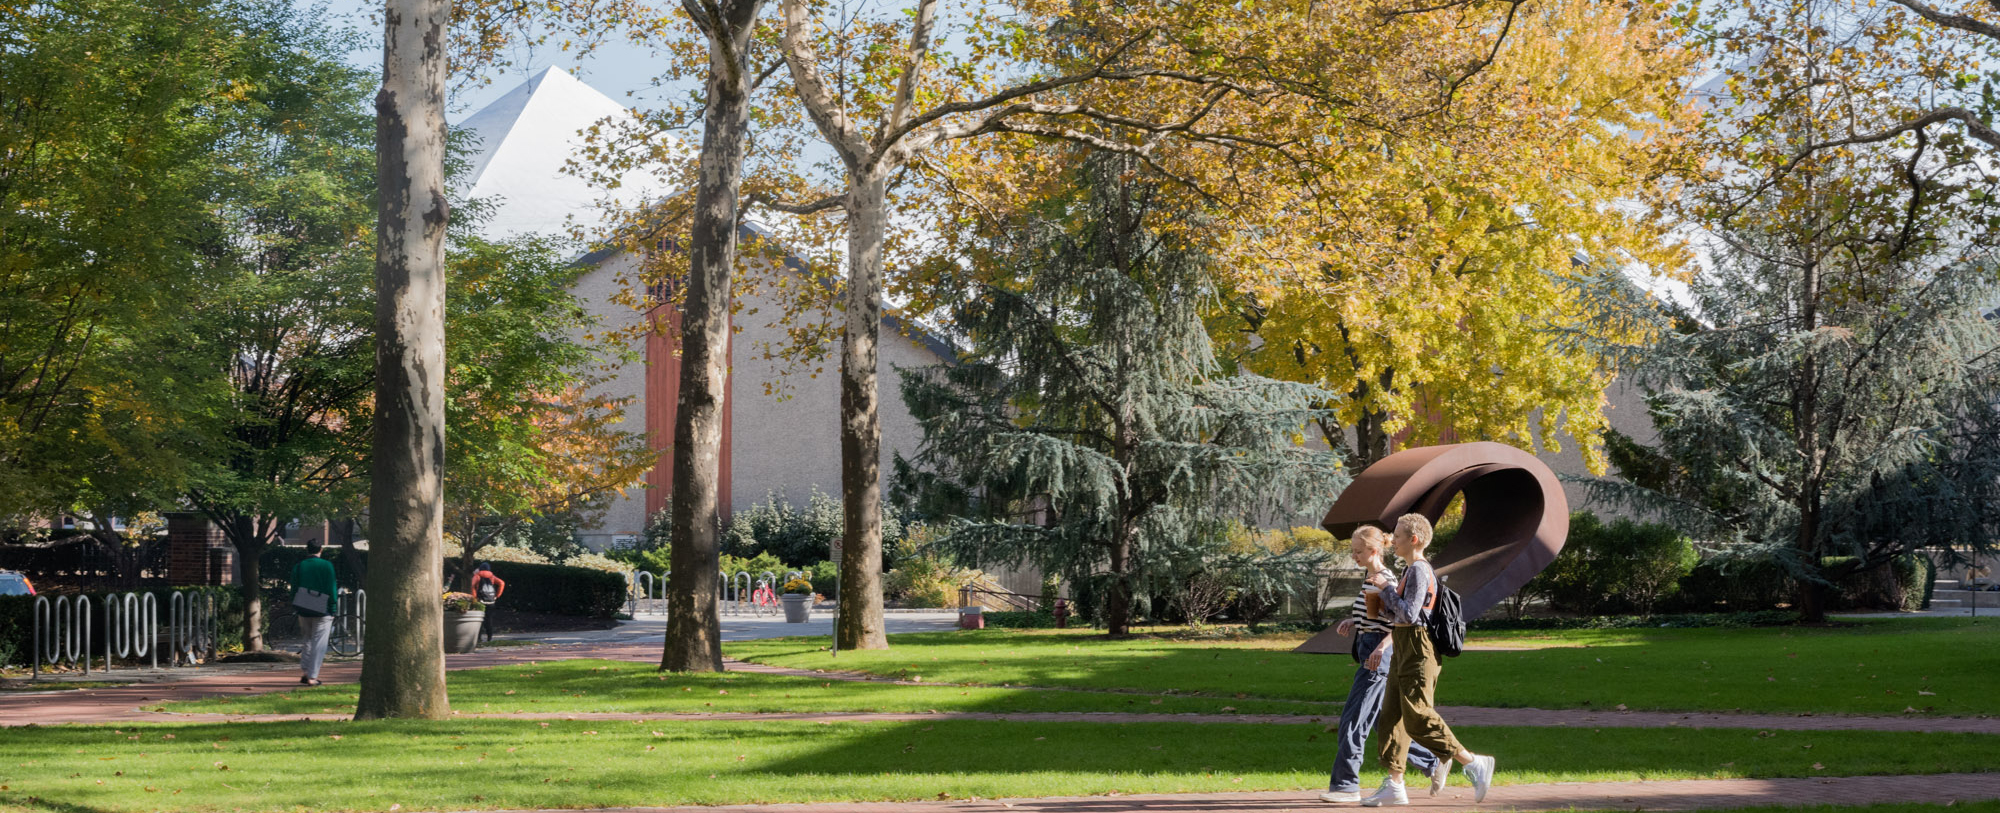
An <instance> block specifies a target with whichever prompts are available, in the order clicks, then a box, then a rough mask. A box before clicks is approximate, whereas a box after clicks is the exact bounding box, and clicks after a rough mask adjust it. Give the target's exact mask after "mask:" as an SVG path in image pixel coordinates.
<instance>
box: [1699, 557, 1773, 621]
mask: <svg viewBox="0 0 2000 813" xmlns="http://www.w3.org/2000/svg"><path fill="white" fill-rule="evenodd" d="M1795 584H1796V581H1795V580H1794V579H1793V578H1792V577H1791V575H1790V574H1788V573H1786V572H1785V568H1784V566H1783V565H1780V564H1778V563H1777V562H1774V561H1771V560H1769V559H1755V558H1750V557H1743V556H1711V557H1709V558H1706V559H1703V560H1701V562H1700V563H1698V564H1696V565H1695V567H1694V569H1693V570H1692V571H1689V572H1688V575H1686V576H1683V577H1681V589H1680V592H1679V593H1677V594H1676V595H1674V596H1673V597H1672V599H1671V600H1670V601H1669V602H1668V609H1670V610H1673V611H1677V612H1717V611H1724V610H1726V611H1728V612H1757V611H1761V610H1772V609H1776V608H1777V606H1778V603H1779V602H1783V601H1790V600H1791V597H1792V595H1793V594H1794V592H1795V591H1796V590H1795Z"/></svg>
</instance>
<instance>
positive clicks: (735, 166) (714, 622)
mask: <svg viewBox="0 0 2000 813" xmlns="http://www.w3.org/2000/svg"><path fill="white" fill-rule="evenodd" d="M762 7H763V3H762V2H761V0H756V1H752V0H737V2H730V3H723V4H720V5H719V6H715V5H709V6H696V5H693V4H689V5H688V6H687V9H688V13H689V14H691V15H694V16H695V18H696V20H697V22H698V23H700V24H701V26H702V29H703V31H704V32H705V33H706V34H707V35H708V59H709V65H708V83H707V101H708V109H707V111H706V112H705V113H704V114H703V119H702V140H701V173H700V178H699V180H698V183H699V186H698V187H697V188H696V190H695V204H694V213H693V220H694V222H693V226H692V228H691V233H690V234H689V239H688V277H687V296H686V297H685V299H684V301H683V303H682V311H681V380H680V395H679V400H678V402H677V406H676V407H675V410H674V451H673V461H674V462H673V468H674V470H673V503H672V511H673V515H672V526H673V530H672V536H671V542H670V545H671V548H670V551H669V556H670V559H671V561H672V564H673V572H672V573H671V574H669V575H668V577H667V642H666V647H665V650H664V651H663V652H662V653H661V655H660V668H661V669H663V670H667V671H673V672H720V671H722V617H721V613H720V609H719V608H718V607H717V605H716V600H717V598H718V596H719V595H720V589H721V584H720V582H721V575H720V573H719V569H720V567H721V564H720V557H721V555H722V521H721V520H722V517H721V514H720V511H721V506H720V493H721V489H724V488H728V487H729V484H728V483H723V482H720V476H719V469H720V465H721V462H722V421H723V417H724V415H723V412H722V410H723V387H724V385H725V384H726V383H727V377H728V375H729V304H730V296H731V292H730V280H731V275H732V274H733V273H734V272H735V270H736V227H737V209H738V204H739V196H740V195H741V193H742V188H743V157H744V156H743V153H744V141H745V140H746V139H747V138H748V136H749V133H750V118H749V117H750V94H751V91H752V90H753V88H752V85H751V82H752V78H751V75H750V64H749V50H750V34H751V32H752V30H753V29H754V28H755V26H756V22H757V15H758V13H759V11H760V10H761V9H762ZM711 13H718V14H719V15H720V16H719V17H713V16H710V14H711Z"/></svg>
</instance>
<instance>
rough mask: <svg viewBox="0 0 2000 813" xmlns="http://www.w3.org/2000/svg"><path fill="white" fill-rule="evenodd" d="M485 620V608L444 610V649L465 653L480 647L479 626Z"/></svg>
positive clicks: (455, 652)
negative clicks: (459, 611) (458, 611)
mask: <svg viewBox="0 0 2000 813" xmlns="http://www.w3.org/2000/svg"><path fill="white" fill-rule="evenodd" d="M485 622H486V611H485V610H471V611H467V612H462V613H455V612H452V611H450V610H446V611H444V651H446V652H450V653H452V654H463V653H466V652H471V651H472V650H474V649H478V648H479V626H480V625H481V624H483V623H485Z"/></svg>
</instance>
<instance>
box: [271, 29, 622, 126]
mask: <svg viewBox="0 0 2000 813" xmlns="http://www.w3.org/2000/svg"><path fill="white" fill-rule="evenodd" d="M295 2H296V4H297V5H298V6H299V7H300V8H309V7H312V6H316V5H322V4H323V5H324V7H325V8H326V11H327V14H328V16H329V19H330V21H331V22H334V23H336V24H340V25H346V26H352V27H353V28H354V29H355V30H356V31H359V32H360V33H361V34H362V35H363V37H364V41H365V42H367V43H368V46H367V47H365V48H363V49H361V50H357V51H355V52H353V53H351V54H349V56H348V58H349V61H351V62H353V63H354V64H355V65H357V66H359V67H364V68H367V69H369V70H372V71H376V72H378V73H379V72H380V71H381V65H382V50H381V49H382V31H381V25H380V24H379V23H377V22H375V21H374V20H373V19H371V17H379V16H380V12H381V8H382V3H381V2H379V1H378V2H365V1H364V0H295ZM653 61H654V57H653V56H652V54H651V53H649V52H648V50H647V49H645V48H638V47H633V46H631V45H628V44H626V43H624V42H610V43H606V44H604V45H603V46H601V47H599V48H598V49H597V50H596V51H595V52H594V53H593V54H592V55H591V56H590V57H588V58H586V59H582V60H579V59H577V57H576V55H575V54H573V53H566V52H564V51H561V50H559V49H558V48H556V47H554V46H548V47H544V48H540V49H536V50H532V51H530V50H525V49H523V50H519V51H516V52H515V58H514V62H515V64H514V65H513V66H511V67H509V68H507V69H506V70H505V72H496V73H494V74H492V75H491V76H490V77H489V78H491V79H492V81H491V82H489V83H487V84H486V85H485V86H483V87H475V88H470V89H467V90H464V91H461V92H458V93H454V94H453V95H452V99H451V111H450V115H449V116H448V120H449V121H451V122H454V123H456V122H458V121H461V120H463V119H465V118H466V117H467V116H470V115H472V114H473V113H474V112H477V111H478V110H479V109H480V108H482V107H485V106H486V105H487V104H488V103H491V102H492V101H493V100H495V99H498V98H500V96H501V95H503V94H505V93H506V92H507V91H509V90H512V89H514V88H515V87H516V86H518V85H520V84H521V83H522V82H525V81H527V80H528V78H529V77H531V76H533V75H535V74H536V73H537V72H539V71H541V70H542V69H543V68H548V67H559V68H562V69H564V70H567V71H569V72H570V73H571V74H574V75H575V76H576V78H578V79H581V80H583V81H584V82H586V83H588V84H589V85H590V86H591V87H594V88H597V89H598V90H599V91H602V92H603V93H604V95H606V96H610V97H611V98H613V99H615V100H617V101H618V102H619V103H620V104H624V105H627V106H633V105H635V103H636V102H637V101H639V100H649V99H658V98H659V94H660V91H659V89H657V88H654V87H652V82H651V78H652V76H653V75H654V74H655V73H656V70H655V68H654V67H653V64H652V63H653ZM632 94H638V95H637V96H634V95H632Z"/></svg>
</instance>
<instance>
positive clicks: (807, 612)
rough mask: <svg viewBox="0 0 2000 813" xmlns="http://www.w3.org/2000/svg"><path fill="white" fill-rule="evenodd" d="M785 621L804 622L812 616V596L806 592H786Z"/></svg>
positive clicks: (792, 622) (788, 622) (790, 622)
mask: <svg viewBox="0 0 2000 813" xmlns="http://www.w3.org/2000/svg"><path fill="white" fill-rule="evenodd" d="M783 598H784V600H785V623H787V624H804V623H805V622H806V621H808V620H810V619H811V618H812V596H809V595H806V594H804V593H786V594H785V595H784V596H783Z"/></svg>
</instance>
